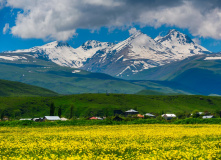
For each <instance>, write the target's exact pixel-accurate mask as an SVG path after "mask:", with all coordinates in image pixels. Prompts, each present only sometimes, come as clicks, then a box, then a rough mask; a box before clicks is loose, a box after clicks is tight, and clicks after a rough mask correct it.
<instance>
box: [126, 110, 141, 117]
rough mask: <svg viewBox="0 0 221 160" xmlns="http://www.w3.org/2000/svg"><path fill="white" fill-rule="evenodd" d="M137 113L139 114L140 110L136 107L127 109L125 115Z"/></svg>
mask: <svg viewBox="0 0 221 160" xmlns="http://www.w3.org/2000/svg"><path fill="white" fill-rule="evenodd" d="M136 114H139V112H138V111H136V110H134V109H130V110H128V111H125V115H126V116H129V115H136Z"/></svg>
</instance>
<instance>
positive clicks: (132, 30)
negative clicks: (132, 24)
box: [129, 28, 137, 35]
mask: <svg viewBox="0 0 221 160" xmlns="http://www.w3.org/2000/svg"><path fill="white" fill-rule="evenodd" d="M136 32H137V29H136V28H131V29H130V30H129V34H130V35H133V34H134V33H136Z"/></svg>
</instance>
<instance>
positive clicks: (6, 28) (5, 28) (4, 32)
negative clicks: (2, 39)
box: [3, 23, 9, 34]
mask: <svg viewBox="0 0 221 160" xmlns="http://www.w3.org/2000/svg"><path fill="white" fill-rule="evenodd" d="M8 30H9V24H8V23H6V24H5V27H4V28H3V34H6V33H7V32H8Z"/></svg>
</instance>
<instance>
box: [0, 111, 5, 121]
mask: <svg viewBox="0 0 221 160" xmlns="http://www.w3.org/2000/svg"><path fill="white" fill-rule="evenodd" d="M4 116H5V111H4V110H3V111H2V113H1V120H2V121H3V118H4Z"/></svg>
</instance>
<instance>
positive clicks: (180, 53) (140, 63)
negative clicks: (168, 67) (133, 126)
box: [11, 30, 210, 78]
mask: <svg viewBox="0 0 221 160" xmlns="http://www.w3.org/2000/svg"><path fill="white" fill-rule="evenodd" d="M11 53H26V54H28V53H31V54H30V55H32V56H33V55H34V56H35V57H36V58H45V59H47V60H50V61H52V62H54V63H56V64H58V65H61V66H69V67H73V68H80V69H84V70H87V71H92V72H102V73H106V74H110V75H112V76H117V77H122V78H124V77H129V76H130V75H134V74H136V73H138V72H141V71H143V70H146V69H149V68H153V67H158V66H162V65H165V64H168V63H172V62H174V61H180V60H183V59H185V58H187V57H190V56H194V55H200V54H204V53H210V51H208V50H207V49H205V48H204V47H202V46H200V45H199V44H196V43H195V42H193V41H192V40H191V38H189V37H188V36H187V35H185V34H183V33H180V32H178V31H176V30H170V31H169V33H168V34H167V35H166V36H164V37H160V36H158V37H156V38H155V39H152V38H151V37H149V36H147V35H146V34H144V33H142V32H140V31H136V32H135V33H133V35H131V36H130V37H129V38H127V39H126V40H124V41H122V42H119V43H117V44H113V43H108V42H98V41H95V40H90V41H87V42H85V43H84V44H82V45H81V46H80V47H78V48H76V49H75V48H72V47H71V46H70V45H68V44H67V43H62V42H57V41H55V42H51V43H48V44H46V45H43V46H37V47H33V48H31V49H26V50H16V51H12V52H11Z"/></svg>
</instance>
